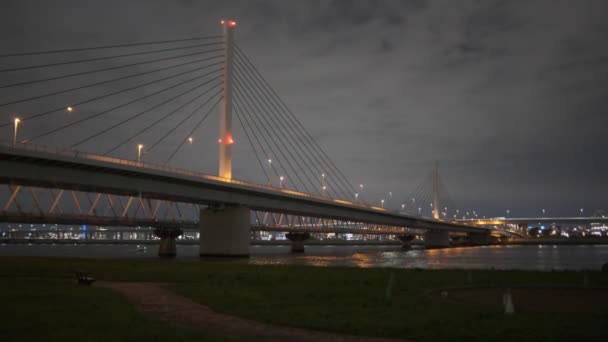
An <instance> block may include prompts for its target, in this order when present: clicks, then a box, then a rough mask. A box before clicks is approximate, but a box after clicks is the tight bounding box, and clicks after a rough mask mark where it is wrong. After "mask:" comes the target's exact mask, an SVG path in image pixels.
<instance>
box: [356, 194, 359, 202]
mask: <svg viewBox="0 0 608 342" xmlns="http://www.w3.org/2000/svg"><path fill="white" fill-rule="evenodd" d="M355 202H359V193H358V192H355Z"/></svg>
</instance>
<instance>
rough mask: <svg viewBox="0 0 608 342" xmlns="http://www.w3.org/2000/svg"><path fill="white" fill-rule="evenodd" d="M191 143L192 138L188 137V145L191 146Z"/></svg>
mask: <svg viewBox="0 0 608 342" xmlns="http://www.w3.org/2000/svg"><path fill="white" fill-rule="evenodd" d="M192 142H194V139H193V138H192V137H188V143H189V144H190V145H192Z"/></svg>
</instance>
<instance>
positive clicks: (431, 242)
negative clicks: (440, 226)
mask: <svg viewBox="0 0 608 342" xmlns="http://www.w3.org/2000/svg"><path fill="white" fill-rule="evenodd" d="M424 244H425V246H426V248H444V247H450V232H448V231H447V230H427V232H426V234H424Z"/></svg>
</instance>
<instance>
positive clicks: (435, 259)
mask: <svg viewBox="0 0 608 342" xmlns="http://www.w3.org/2000/svg"><path fill="white" fill-rule="evenodd" d="M198 249H199V248H198V246H178V248H177V254H178V257H177V259H178V260H190V261H199V260H200V258H199V257H198ZM157 252H158V246H155V245H150V246H147V247H146V249H145V251H142V250H141V248H140V250H138V248H137V247H136V246H133V245H19V244H1V245H0V256H3V255H12V256H53V257H77V258H101V259H104V258H105V259H108V258H119V259H153V258H157ZM250 252H251V258H249V259H248V260H245V261H243V260H240V261H239V262H248V263H250V264H256V265H311V266H347V267H396V268H427V269H445V268H458V269H491V268H494V269H502V270H542V271H549V270H599V269H601V267H602V265H603V264H604V263H606V262H608V245H578V246H567V245H560V246H551V245H545V246H484V247H460V248H446V249H435V250H425V249H411V250H404V249H401V248H400V247H399V246H306V252H305V253H304V254H291V253H290V250H289V246H252V247H251V248H250Z"/></svg>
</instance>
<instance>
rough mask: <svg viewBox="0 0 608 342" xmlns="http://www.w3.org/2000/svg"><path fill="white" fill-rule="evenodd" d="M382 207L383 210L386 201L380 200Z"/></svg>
mask: <svg viewBox="0 0 608 342" xmlns="http://www.w3.org/2000/svg"><path fill="white" fill-rule="evenodd" d="M380 205H382V208H384V199H381V200H380Z"/></svg>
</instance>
